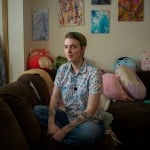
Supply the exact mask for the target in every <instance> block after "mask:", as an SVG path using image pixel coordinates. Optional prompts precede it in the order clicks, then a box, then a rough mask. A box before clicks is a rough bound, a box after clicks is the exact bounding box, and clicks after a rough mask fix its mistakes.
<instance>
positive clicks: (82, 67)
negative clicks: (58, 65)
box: [68, 59, 87, 73]
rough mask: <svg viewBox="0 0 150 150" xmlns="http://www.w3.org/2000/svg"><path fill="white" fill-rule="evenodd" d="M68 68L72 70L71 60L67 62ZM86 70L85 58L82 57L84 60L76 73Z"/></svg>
mask: <svg viewBox="0 0 150 150" xmlns="http://www.w3.org/2000/svg"><path fill="white" fill-rule="evenodd" d="M68 68H69V70H70V71H71V72H72V67H71V62H68ZM86 71H87V60H86V59H84V62H83V64H82V66H81V67H80V70H79V72H78V73H85V72H86Z"/></svg>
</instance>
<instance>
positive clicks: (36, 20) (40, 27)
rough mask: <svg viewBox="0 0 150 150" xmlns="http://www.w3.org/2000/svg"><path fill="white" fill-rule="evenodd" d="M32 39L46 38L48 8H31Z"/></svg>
mask: <svg viewBox="0 0 150 150" xmlns="http://www.w3.org/2000/svg"><path fill="white" fill-rule="evenodd" d="M32 39H33V40H48V9H47V8H34V9H33V20H32Z"/></svg>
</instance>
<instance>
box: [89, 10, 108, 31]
mask: <svg viewBox="0 0 150 150" xmlns="http://www.w3.org/2000/svg"><path fill="white" fill-rule="evenodd" d="M109 28H110V11H109V10H92V11H91V33H109Z"/></svg>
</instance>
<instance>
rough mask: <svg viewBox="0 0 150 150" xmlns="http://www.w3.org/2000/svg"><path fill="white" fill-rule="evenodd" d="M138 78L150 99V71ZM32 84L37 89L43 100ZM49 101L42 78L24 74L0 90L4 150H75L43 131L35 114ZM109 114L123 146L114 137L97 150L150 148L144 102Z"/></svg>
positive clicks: (114, 107) (0, 149) (117, 106)
mask: <svg viewBox="0 0 150 150" xmlns="http://www.w3.org/2000/svg"><path fill="white" fill-rule="evenodd" d="M138 75H139V77H140V78H141V79H142V81H143V82H144V84H145V85H146V87H147V89H148V90H147V96H146V98H150V97H149V96H150V94H149V90H150V71H148V72H138ZM30 81H32V83H33V85H34V86H35V87H36V89H37V92H38V93H39V96H40V100H39V97H38V96H37V94H36V92H35V90H34V89H33V88H32V87H31V85H30V84H29V83H30ZM49 99H50V95H49V91H48V88H47V85H46V83H45V80H43V79H42V78H41V76H40V75H39V74H24V75H22V76H21V77H19V78H18V80H17V81H16V82H12V83H8V84H6V85H4V86H2V87H0V120H1V122H2V123H1V124H0V133H1V134H0V150H4V149H7V150H14V149H15V150H16V149H19V150H34V149H37V150H40V149H42V150H50V149H53V150H54V149H60V148H61V150H67V149H68V150H69V149H73V147H69V146H67V145H63V144H61V143H57V142H54V141H51V140H50V139H49V138H48V135H47V132H46V131H47V129H44V128H42V127H40V125H39V122H38V121H37V119H36V117H35V115H34V113H33V112H32V108H33V106H34V105H36V104H41V103H42V104H45V105H48V103H49ZM108 111H109V112H111V113H112V114H113V115H114V121H113V123H112V129H113V130H114V131H115V133H116V135H117V137H118V138H119V140H120V141H121V142H122V144H121V145H115V143H114V141H113V139H112V138H111V136H110V135H105V137H104V139H103V140H102V141H101V142H100V143H99V144H98V145H96V146H95V147H96V148H95V149H97V150H98V149H101V150H117V149H130V148H132V149H135V150H136V149H138V148H139V147H140V146H141V147H142V148H143V147H144V148H145V145H146V146H148V147H149V148H150V146H149V144H148V141H150V136H149V135H150V134H149V133H150V129H149V126H150V113H149V111H150V105H148V104H144V101H136V102H116V103H113V102H112V103H111V104H110V107H109V110H108ZM75 149H76V148H75ZM93 149H94V147H93V148H92V150H93Z"/></svg>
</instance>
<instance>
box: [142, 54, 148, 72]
mask: <svg viewBox="0 0 150 150" xmlns="http://www.w3.org/2000/svg"><path fill="white" fill-rule="evenodd" d="M141 69H142V70H150V51H142V60H141Z"/></svg>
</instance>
